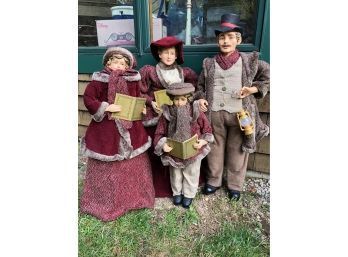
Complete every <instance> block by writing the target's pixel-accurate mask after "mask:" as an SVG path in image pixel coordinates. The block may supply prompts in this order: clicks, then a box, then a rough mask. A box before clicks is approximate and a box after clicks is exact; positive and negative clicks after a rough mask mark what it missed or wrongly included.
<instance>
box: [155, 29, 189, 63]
mask: <svg viewBox="0 0 348 257" xmlns="http://www.w3.org/2000/svg"><path fill="white" fill-rule="evenodd" d="M173 46H174V47H175V48H176V51H177V59H176V63H177V64H183V63H184V56H183V42H182V41H181V40H179V39H177V38H176V37H172V36H170V37H164V38H161V39H159V40H157V41H154V42H152V43H151V45H150V48H151V53H152V55H153V57H154V58H155V59H156V60H157V61H160V60H161V59H160V57H159V55H158V48H159V47H163V48H169V47H173Z"/></svg>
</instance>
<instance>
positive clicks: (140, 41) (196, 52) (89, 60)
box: [78, 0, 270, 73]
mask: <svg viewBox="0 0 348 257" xmlns="http://www.w3.org/2000/svg"><path fill="white" fill-rule="evenodd" d="M148 1H151V0H145V1H134V2H135V3H134V32H135V46H127V47H125V48H127V49H128V50H130V51H131V52H132V53H133V54H134V55H135V56H136V58H137V61H138V68H140V67H142V66H143V65H145V64H151V65H153V64H155V63H156V62H155V60H154V59H153V57H152V55H151V51H150V33H149V29H148V28H149V26H150V22H149V10H148V8H149V7H148ZM269 4H270V3H269V0H259V3H258V10H257V25H256V34H255V44H241V45H240V46H239V47H238V49H239V51H241V52H251V51H259V52H260V57H261V59H263V60H266V61H268V62H269V61H270V57H269V55H270V53H269V52H270V50H269V46H270V43H269V41H270V39H269V16H270V10H269ZM139 10H141V11H140V12H139ZM106 49H107V47H98V46H95V47H79V48H78V72H79V73H92V72H94V71H97V70H100V69H101V68H102V58H103V55H104V53H105V51H106ZM218 51H219V49H218V47H217V45H215V44H204V45H189V46H184V52H185V64H184V66H189V67H191V68H192V69H194V70H195V71H196V72H200V70H201V65H202V61H203V59H204V58H205V57H208V56H213V55H215V54H216V53H217V52H218Z"/></svg>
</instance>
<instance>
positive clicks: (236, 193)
mask: <svg viewBox="0 0 348 257" xmlns="http://www.w3.org/2000/svg"><path fill="white" fill-rule="evenodd" d="M228 198H230V199H231V200H232V201H238V200H239V199H240V192H239V191H236V190H232V189H228Z"/></svg>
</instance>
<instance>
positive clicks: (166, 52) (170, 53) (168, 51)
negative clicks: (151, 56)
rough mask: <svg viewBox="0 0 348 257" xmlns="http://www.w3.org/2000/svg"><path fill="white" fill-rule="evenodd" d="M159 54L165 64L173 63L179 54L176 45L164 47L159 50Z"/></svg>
mask: <svg viewBox="0 0 348 257" xmlns="http://www.w3.org/2000/svg"><path fill="white" fill-rule="evenodd" d="M158 56H159V58H160V59H161V62H163V63H164V64H165V65H168V66H170V65H172V64H173V63H174V62H175V60H176V58H177V56H176V49H175V47H169V48H164V49H162V50H160V51H158Z"/></svg>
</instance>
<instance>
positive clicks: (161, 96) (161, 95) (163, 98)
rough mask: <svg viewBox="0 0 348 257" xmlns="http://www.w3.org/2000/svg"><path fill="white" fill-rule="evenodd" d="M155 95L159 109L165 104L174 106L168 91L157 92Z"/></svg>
mask: <svg viewBox="0 0 348 257" xmlns="http://www.w3.org/2000/svg"><path fill="white" fill-rule="evenodd" d="M153 93H154V95H155V100H156V103H157V106H158V107H161V106H162V105H164V104H167V105H172V104H173V101H172V100H170V98H169V96H168V95H167V91H166V90H165V89H162V90H157V91H154V92H153Z"/></svg>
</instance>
